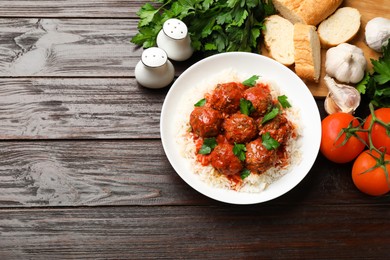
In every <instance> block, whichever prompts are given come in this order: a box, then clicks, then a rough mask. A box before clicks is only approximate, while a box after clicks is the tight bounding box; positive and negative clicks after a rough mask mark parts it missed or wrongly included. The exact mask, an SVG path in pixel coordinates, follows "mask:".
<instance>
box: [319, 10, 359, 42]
mask: <svg viewBox="0 0 390 260" xmlns="http://www.w3.org/2000/svg"><path fill="white" fill-rule="evenodd" d="M360 17H361V15H360V13H359V11H358V10H357V9H355V8H352V7H343V8H339V9H338V10H337V11H336V12H335V13H334V14H332V15H331V16H329V17H328V18H327V19H326V20H324V21H322V22H321V23H320V25H319V26H318V36H319V37H320V41H321V45H322V46H323V47H326V48H329V47H334V46H337V45H339V44H341V43H344V42H348V41H349V40H351V39H352V38H353V37H354V36H355V35H356V34H357V33H358V31H359V28H360Z"/></svg>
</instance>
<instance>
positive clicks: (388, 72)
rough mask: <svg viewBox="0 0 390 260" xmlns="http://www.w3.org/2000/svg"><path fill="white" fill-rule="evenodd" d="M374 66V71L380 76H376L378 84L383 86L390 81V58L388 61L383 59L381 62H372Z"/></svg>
mask: <svg viewBox="0 0 390 260" xmlns="http://www.w3.org/2000/svg"><path fill="white" fill-rule="evenodd" d="M371 62H372V65H374V71H375V72H376V73H378V75H374V78H375V81H376V82H378V84H380V85H383V84H385V83H387V82H389V81H390V66H389V65H390V57H389V58H388V59H387V61H386V60H385V59H382V60H380V61H375V60H372V61H371Z"/></svg>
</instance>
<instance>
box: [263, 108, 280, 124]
mask: <svg viewBox="0 0 390 260" xmlns="http://www.w3.org/2000/svg"><path fill="white" fill-rule="evenodd" d="M278 114H279V108H278V107H274V108H272V109H271V111H269V112H268V113H267V114H265V116H264V117H263V119H262V120H261V124H265V123H267V122H268V121H270V120H272V119H274V118H275V117H276V116H277V115H278Z"/></svg>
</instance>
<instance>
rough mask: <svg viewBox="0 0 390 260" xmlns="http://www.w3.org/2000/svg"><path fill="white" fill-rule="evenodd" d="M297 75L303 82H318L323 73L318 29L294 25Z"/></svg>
mask: <svg viewBox="0 0 390 260" xmlns="http://www.w3.org/2000/svg"><path fill="white" fill-rule="evenodd" d="M294 56H295V73H296V74H297V75H298V76H299V77H300V78H301V79H303V80H310V81H315V82H318V80H319V78H320V72H321V44H320V40H319V38H318V34H317V31H316V27H315V26H312V25H306V24H295V25H294Z"/></svg>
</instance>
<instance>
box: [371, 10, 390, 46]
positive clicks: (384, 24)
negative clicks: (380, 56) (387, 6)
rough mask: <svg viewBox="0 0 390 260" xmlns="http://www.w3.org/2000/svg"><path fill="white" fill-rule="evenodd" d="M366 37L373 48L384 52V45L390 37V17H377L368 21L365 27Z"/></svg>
mask: <svg viewBox="0 0 390 260" xmlns="http://www.w3.org/2000/svg"><path fill="white" fill-rule="evenodd" d="M365 39H366V43H367V45H368V46H369V47H370V48H371V49H373V50H375V51H377V52H382V47H383V46H385V45H386V44H387V40H388V39H390V19H387V18H383V17H375V18H373V19H371V20H370V21H368V22H367V25H366V28H365Z"/></svg>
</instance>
